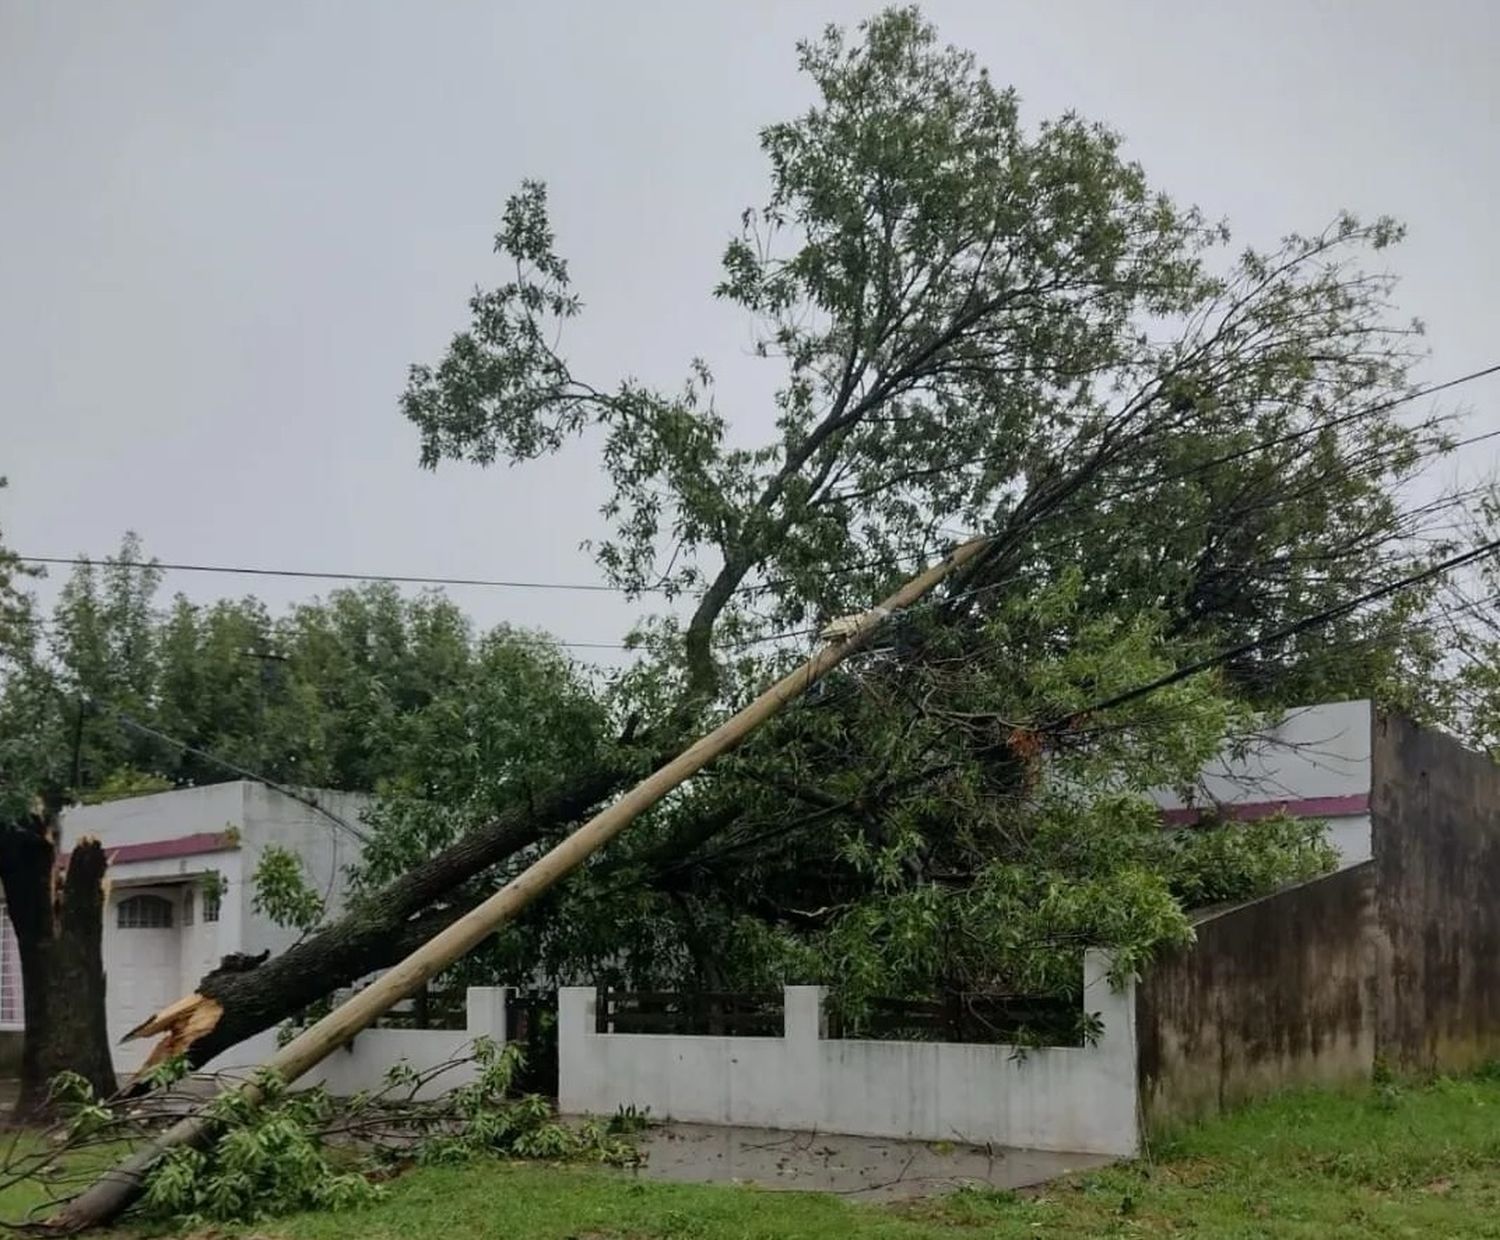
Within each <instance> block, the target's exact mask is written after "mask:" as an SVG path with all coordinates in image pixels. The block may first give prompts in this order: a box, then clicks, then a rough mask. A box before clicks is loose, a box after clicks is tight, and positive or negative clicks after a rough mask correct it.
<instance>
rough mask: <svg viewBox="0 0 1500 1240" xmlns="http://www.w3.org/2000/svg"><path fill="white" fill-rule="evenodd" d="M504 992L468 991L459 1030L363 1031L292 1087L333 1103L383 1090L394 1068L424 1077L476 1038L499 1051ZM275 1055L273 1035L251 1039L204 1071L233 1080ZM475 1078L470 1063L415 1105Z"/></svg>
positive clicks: (465, 1053)
mask: <svg viewBox="0 0 1500 1240" xmlns="http://www.w3.org/2000/svg"><path fill="white" fill-rule="evenodd" d="M508 995H509V988H508V987H505V986H471V987H469V991H468V997H467V998H468V1011H467V1017H466V1021H465V1026H466V1027H465V1028H463V1029H366V1030H365V1031H364V1032H363V1033H357V1034H355V1035H354V1037H353V1038H352V1039H351V1040H350V1041H349V1042H348V1043H347V1044H346V1045H345V1046H342V1047H340V1048H339V1049H338V1050H336V1051H334V1052H333V1054H331V1055H329V1056H328V1058H327V1059H325V1060H324V1061H323V1062H322V1063H320V1064H319V1065H318V1066H317V1067H316V1068H314V1069H313V1070H312V1071H311V1072H309V1073H308V1074H307V1075H306V1076H304V1077H302V1078H301V1079H300V1080H299V1081H298V1082H297V1088H299V1089H303V1088H307V1089H310V1088H312V1087H313V1086H314V1085H322V1086H323V1087H324V1088H325V1089H327V1090H328V1092H329V1093H331V1094H333V1095H334V1096H335V1097H339V1098H346V1097H348V1096H349V1095H351V1094H357V1093H360V1092H362V1091H365V1090H372V1091H373V1090H378V1089H381V1088H382V1087H383V1086H384V1085H385V1081H386V1073H388V1072H389V1071H390V1070H391V1069H392V1068H393V1067H395V1066H396V1065H397V1064H398V1063H405V1064H407V1065H408V1066H409V1067H411V1068H412V1069H414V1070H415V1071H417V1072H424V1071H426V1070H427V1069H429V1068H435V1067H437V1066H438V1065H439V1064H444V1063H447V1062H449V1061H450V1060H454V1059H466V1058H468V1057H469V1056H471V1055H472V1053H473V1050H474V1041H475V1039H476V1038H480V1037H485V1038H489V1039H490V1040H491V1041H493V1042H495V1043H496V1044H497V1045H500V1046H504V1045H505V1005H506V999H507V997H508ZM275 1052H276V1035H275V1032H274V1031H271V1030H268V1031H267V1032H265V1033H260V1034H256V1036H255V1037H253V1038H249V1039H247V1040H246V1041H244V1042H241V1043H240V1044H239V1045H238V1046H235V1047H232V1048H231V1049H230V1050H227V1051H225V1052H224V1054H222V1055H220V1056H219V1057H218V1058H217V1059H215V1060H213V1061H212V1062H210V1063H209V1064H208V1065H207V1067H206V1071H209V1072H224V1073H228V1074H229V1075H232V1076H233V1075H239V1074H241V1073H243V1072H245V1071H247V1070H249V1069H252V1068H254V1067H256V1066H257V1065H258V1064H261V1063H264V1062H265V1061H266V1060H267V1059H269V1058H270V1057H271V1056H272V1055H273V1054H275ZM477 1075H478V1073H477V1070H476V1067H475V1065H474V1064H473V1063H472V1062H469V1063H462V1064H460V1065H458V1066H457V1067H455V1068H452V1069H450V1070H449V1071H447V1072H444V1073H443V1074H442V1075H441V1076H439V1077H437V1078H436V1079H435V1080H433V1081H432V1082H431V1083H430V1084H428V1085H426V1086H424V1087H423V1088H422V1089H421V1090H419V1091H418V1093H417V1095H416V1097H418V1098H419V1099H430V1098H437V1097H441V1096H442V1095H443V1094H445V1093H447V1092H448V1091H449V1090H451V1089H457V1088H458V1087H459V1086H460V1085H468V1084H470V1083H471V1082H472V1081H473V1080H474V1079H475V1077H476V1076H477Z"/></svg>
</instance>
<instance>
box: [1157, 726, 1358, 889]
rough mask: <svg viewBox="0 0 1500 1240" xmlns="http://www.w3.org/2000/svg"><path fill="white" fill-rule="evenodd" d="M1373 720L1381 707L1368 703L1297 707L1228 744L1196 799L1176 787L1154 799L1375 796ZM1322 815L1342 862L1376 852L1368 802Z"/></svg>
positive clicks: (1167, 802)
mask: <svg viewBox="0 0 1500 1240" xmlns="http://www.w3.org/2000/svg"><path fill="white" fill-rule="evenodd" d="M1373 726H1374V720H1373V707H1372V706H1371V704H1370V703H1369V702H1368V701H1356V702H1325V703H1322V704H1319V705H1316V706H1303V707H1297V708H1296V709H1294V710H1290V711H1287V712H1286V713H1285V715H1283V716H1282V717H1281V719H1280V720H1278V721H1277V722H1276V723H1275V724H1274V725H1272V726H1271V727H1268V728H1266V729H1265V730H1264V731H1263V732H1261V733H1259V734H1258V735H1256V736H1253V737H1250V738H1248V739H1246V740H1244V741H1242V742H1237V743H1232V744H1226V745H1225V747H1224V750H1223V751H1222V752H1221V753H1220V755H1219V757H1218V758H1217V759H1215V760H1214V761H1213V762H1211V763H1209V764H1208V765H1207V766H1206V767H1205V768H1204V770H1203V773H1202V775H1201V776H1200V777H1199V780H1198V783H1197V786H1196V787H1195V788H1194V789H1192V791H1191V797H1190V798H1188V799H1184V797H1183V796H1182V794H1181V791H1180V790H1176V789H1159V790H1157V791H1156V792H1154V793H1153V794H1152V797H1153V799H1154V800H1155V801H1156V803H1157V804H1158V805H1160V806H1161V807H1162V808H1163V809H1166V810H1174V809H1181V808H1184V807H1185V806H1186V805H1187V804H1189V803H1191V804H1193V805H1197V806H1202V807H1206V806H1214V805H1224V806H1234V805H1241V806H1243V805H1255V804H1265V803H1268V802H1280V801H1285V802H1293V803H1295V802H1310V803H1316V802H1318V801H1320V800H1329V799H1331V798H1361V797H1363V798H1368V796H1369V794H1370V788H1371V754H1370V750H1371V744H1372V735H1373ZM1293 808H1295V807H1293ZM1308 812H1309V815H1311V814H1312V813H1313V812H1314V811H1313V810H1309V811H1308ZM1317 816H1318V817H1321V818H1323V819H1324V820H1325V821H1326V822H1327V823H1328V839H1329V842H1330V843H1331V844H1333V845H1334V847H1335V848H1336V849H1337V850H1338V852H1339V858H1340V864H1341V865H1344V866H1349V865H1355V864H1358V863H1359V862H1361V861H1366V860H1368V859H1369V858H1370V856H1371V837H1370V815H1369V812H1368V809H1367V808H1364V807H1362V808H1360V809H1358V810H1353V811H1344V812H1328V811H1326V810H1324V811H1318V812H1317Z"/></svg>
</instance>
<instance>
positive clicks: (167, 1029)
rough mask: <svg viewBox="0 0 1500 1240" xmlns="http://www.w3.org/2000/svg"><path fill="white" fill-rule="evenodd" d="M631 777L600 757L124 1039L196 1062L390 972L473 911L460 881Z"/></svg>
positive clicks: (210, 981) (158, 1056) (214, 977)
mask: <svg viewBox="0 0 1500 1240" xmlns="http://www.w3.org/2000/svg"><path fill="white" fill-rule="evenodd" d="M627 779H628V773H627V772H626V771H624V770H623V769H622V767H621V766H619V765H612V764H609V763H607V762H601V763H600V764H599V765H597V766H595V767H592V768H590V769H587V770H583V771H580V772H577V773H576V774H574V775H573V776H571V777H570V778H569V779H568V780H566V781H565V782H563V783H560V784H558V785H557V786H556V787H554V788H553V789H551V790H550V791H549V792H547V793H546V794H544V795H541V796H537V797H528V798H527V799H526V801H525V802H524V803H521V804H517V805H516V806H514V807H513V808H511V809H510V810H507V811H506V812H505V813H503V814H501V815H500V816H499V817H498V818H495V819H494V820H492V821H491V822H488V823H486V824H485V825H484V826H481V827H476V828H475V829H474V830H472V831H470V832H468V833H467V834H466V835H464V836H463V838H462V839H460V840H459V841H458V842H457V843H455V844H453V845H451V846H450V847H448V848H446V849H444V850H443V851H442V852H440V853H438V854H437V855H436V856H434V857H432V858H430V859H429V860H427V861H425V862H424V863H422V864H421V865H419V866H417V867H415V868H414V869H412V870H409V871H408V872H407V873H406V874H404V875H402V876H401V877H400V878H399V879H397V880H396V881H394V882H392V883H390V884H388V885H387V886H385V887H384V888H382V889H381V890H380V891H377V892H372V893H370V894H369V895H368V896H365V897H363V898H361V899H360V900H359V901H357V902H356V904H355V906H354V907H353V908H352V909H350V910H349V911H348V912H347V913H345V914H344V915H343V916H342V917H340V918H339V919H338V920H336V921H334V922H332V923H330V924H329V925H328V926H326V927H324V928H323V929H322V930H320V931H318V932H317V933H316V934H313V935H311V936H309V937H308V938H306V939H304V940H303V941H302V942H301V943H299V944H298V945H297V946H295V947H293V948H291V949H289V950H288V951H285V952H283V953H282V954H281V955H280V956H276V957H273V958H272V959H271V960H269V961H268V962H266V963H265V964H263V965H261V966H260V967H258V968H255V969H252V970H250V971H248V972H240V973H232V972H217V971H216V972H213V973H209V974H208V975H207V976H205V977H204V978H203V979H202V980H201V981H200V982H199V983H198V989H197V990H196V991H195V992H194V993H193V994H191V995H188V996H186V997H185V998H183V999H179V1000H178V1001H177V1002H176V1003H174V1004H172V1005H171V1006H169V1007H166V1008H163V1009H162V1010H161V1011H160V1012H157V1013H156V1014H155V1015H153V1016H152V1017H151V1019H150V1020H147V1021H146V1022H144V1023H143V1024H141V1025H139V1026H138V1027H137V1028H135V1029H133V1030H131V1032H130V1033H129V1034H128V1035H127V1037H154V1036H158V1035H161V1040H160V1041H159V1042H158V1043H157V1045H156V1046H155V1047H154V1048H153V1049H152V1052H151V1055H150V1057H149V1058H148V1060H147V1066H148V1067H150V1066H152V1065H154V1064H157V1063H160V1062H162V1061H163V1060H165V1059H168V1058H170V1057H172V1056H174V1055H185V1056H186V1058H187V1062H188V1063H189V1065H191V1066H192V1067H194V1068H198V1067H202V1066H203V1065H204V1064H205V1063H207V1062H208V1061H209V1060H211V1059H213V1058H214V1057H215V1056H217V1055H219V1054H221V1053H223V1052H224V1051H227V1050H229V1049H230V1048H231V1047H233V1046H235V1045H236V1044H238V1043H240V1042H243V1041H244V1040H245V1039H246V1038H249V1037H252V1036H253V1035H255V1034H257V1033H260V1032H261V1031H262V1030H265V1029H270V1028H272V1027H273V1026H275V1025H277V1024H280V1023H281V1022H282V1021H284V1020H287V1019H289V1018H290V1017H293V1016H296V1015H297V1014H298V1013H300V1012H301V1011H302V1010H303V1009H305V1008H306V1007H307V1006H308V1005H309V1004H312V1003H315V1002H317V1001H318V1000H319V999H322V998H324V997H325V996H327V995H328V994H329V993H331V992H332V991H334V990H337V989H338V988H339V987H341V986H347V985H350V984H351V983H353V982H356V981H358V980H359V979H360V978H362V977H366V976H368V975H369V974H371V973H376V972H379V971H380V970H382V969H386V968H389V967H390V966H391V965H393V964H395V963H396V962H397V961H398V960H401V959H403V958H404V957H405V956H406V955H407V954H409V953H410V952H411V951H412V950H413V949H414V948H415V947H416V946H418V945H419V944H421V943H423V942H426V941H427V939H429V938H431V937H432V935H433V934H435V933H436V932H437V931H438V930H441V929H442V928H443V927H445V926H446V925H448V924H449V923H451V922H453V921H456V920H457V919H458V918H459V917H461V916H462V915H463V914H464V913H466V912H467V911H468V908H469V903H466V902H465V901H464V900H463V899H462V897H461V895H460V892H461V889H462V886H463V884H465V883H467V882H468V881H469V880H470V879H473V878H475V877H477V876H478V875H480V874H482V873H484V871H485V870H487V869H489V868H490V867H491V866H494V865H497V864H499V863H500V862H502V861H504V860H506V859H507V858H509V857H512V856H514V855H515V854H516V853H518V852H520V851H521V850H522V849H524V848H526V847H528V846H529V845H532V844H535V843H536V842H537V841H538V840H540V839H541V838H542V837H543V836H544V835H546V834H547V832H548V831H549V830H552V829H554V828H557V827H561V826H565V825H567V824H568V823H571V822H575V821H577V820H578V819H579V818H581V817H583V816H584V815H585V814H586V813H587V812H588V811H589V810H590V809H592V808H593V807H594V806H595V805H597V804H598V803H599V802H600V801H602V800H603V799H604V798H605V797H607V796H608V795H609V794H610V793H611V792H614V791H616V790H617V789H618V788H620V787H621V786H622V785H623V784H624V783H625V782H626V780H627Z"/></svg>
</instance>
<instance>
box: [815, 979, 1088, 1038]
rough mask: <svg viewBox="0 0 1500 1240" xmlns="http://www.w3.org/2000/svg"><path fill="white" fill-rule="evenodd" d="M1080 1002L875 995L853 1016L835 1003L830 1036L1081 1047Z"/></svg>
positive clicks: (988, 996) (1032, 997)
mask: <svg viewBox="0 0 1500 1240" xmlns="http://www.w3.org/2000/svg"><path fill="white" fill-rule="evenodd" d="M1079 1009H1080V1000H1079V999H1078V998H1069V999H1059V998H1056V997H1054V996H1051V995H1001V994H986V993H977V992H974V993H969V992H965V993H957V992H955V993H950V994H947V995H944V996H942V997H941V998H938V999H885V998H878V999H871V1000H869V1001H868V1002H867V1003H866V1004H864V1005H863V1006H862V1009H861V1010H860V1011H859V1012H858V1013H857V1014H855V1015H853V1016H847V1015H844V1014H843V1013H841V1012H840V1011H839V1010H838V1008H837V1007H836V1006H835V1007H832V1008H831V1010H830V1011H829V1013H828V1036H829V1037H830V1038H848V1039H861V1038H867V1039H879V1040H890V1041H895V1042H977V1043H1012V1042H1017V1041H1020V1042H1025V1043H1028V1044H1031V1045H1038V1046H1081V1045H1083V1034H1082V1027H1081V1023H1080V1020H1079Z"/></svg>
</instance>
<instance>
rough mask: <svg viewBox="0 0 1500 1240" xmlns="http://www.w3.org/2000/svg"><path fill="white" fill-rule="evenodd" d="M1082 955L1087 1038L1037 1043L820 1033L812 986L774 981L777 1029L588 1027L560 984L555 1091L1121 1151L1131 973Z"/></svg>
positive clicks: (597, 1103) (588, 993)
mask: <svg viewBox="0 0 1500 1240" xmlns="http://www.w3.org/2000/svg"><path fill="white" fill-rule="evenodd" d="M1107 971H1108V961H1107V958H1106V957H1105V956H1103V955H1102V954H1101V953H1097V952H1089V953H1087V955H1086V957H1085V960H1084V1008H1085V1009H1086V1010H1087V1011H1089V1012H1094V1013H1097V1014H1098V1015H1099V1017H1100V1019H1101V1021H1102V1024H1103V1028H1102V1032H1101V1035H1100V1037H1099V1040H1098V1041H1097V1043H1096V1044H1095V1045H1093V1046H1083V1047H1041V1048H1036V1049H1028V1050H1026V1051H1024V1052H1018V1051H1017V1050H1016V1048H1014V1047H1010V1046H993V1045H969V1044H963V1045H960V1044H955V1043H942V1042H888V1041H861V1040H855V1039H828V1038H824V1037H823V1036H822V1033H823V1021H822V1000H823V991H822V989H821V988H820V987H816V986H788V987H787V988H786V1007H785V1012H786V1024H785V1029H784V1032H783V1035H782V1036H781V1037H779V1038H734V1037H696V1036H678V1035H675V1034H621V1033H606V1034H600V1033H596V1032H595V1003H596V992H595V991H594V989H593V988H591V987H569V988H566V989H564V990H562V991H560V992H559V996H558V1020H559V1025H558V1054H559V1063H558V1068H559V1086H558V1093H559V1103H560V1106H561V1109H562V1110H563V1111H565V1112H571V1113H577V1114H584V1113H592V1114H611V1113H613V1112H614V1111H615V1110H617V1109H618V1108H619V1107H622V1106H634V1107H637V1108H645V1107H649V1108H650V1110H651V1113H652V1115H653V1116H655V1117H656V1118H659V1119H673V1120H679V1121H684V1122H693V1123H707V1124H724V1125H732V1126H744V1127H764V1128H785V1129H793V1130H799V1131H819V1132H836V1133H848V1134H851V1135H857V1136H873V1137H901V1138H914V1139H919V1140H929V1141H957V1142H968V1143H973V1144H984V1143H986V1142H989V1143H992V1144H995V1145H1006V1146H1016V1147H1023V1148H1028V1149H1039V1150H1072V1151H1077V1152H1080V1153H1098V1154H1113V1155H1130V1154H1134V1153H1136V1151H1137V1149H1138V1129H1137V1119H1136V1114H1137V1112H1136V1101H1137V1084H1136V1047H1135V1006H1134V1005H1135V997H1134V985H1133V984H1131V985H1127V986H1126V987H1125V989H1124V990H1121V991H1115V990H1114V989H1112V988H1111V986H1110V984H1109V981H1108V979H1107V977H1106V974H1107Z"/></svg>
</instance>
